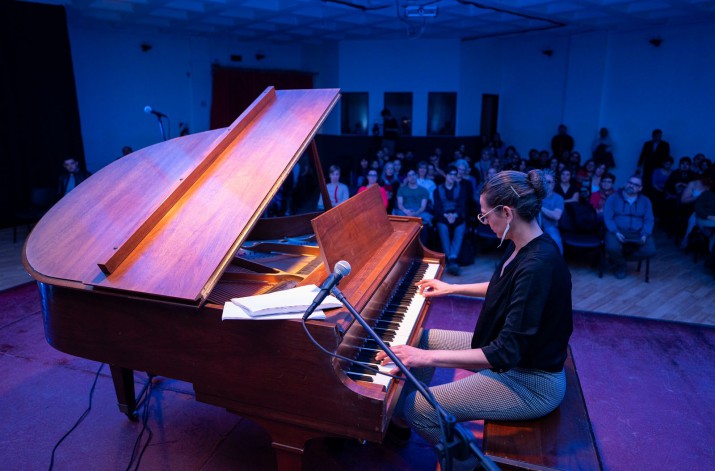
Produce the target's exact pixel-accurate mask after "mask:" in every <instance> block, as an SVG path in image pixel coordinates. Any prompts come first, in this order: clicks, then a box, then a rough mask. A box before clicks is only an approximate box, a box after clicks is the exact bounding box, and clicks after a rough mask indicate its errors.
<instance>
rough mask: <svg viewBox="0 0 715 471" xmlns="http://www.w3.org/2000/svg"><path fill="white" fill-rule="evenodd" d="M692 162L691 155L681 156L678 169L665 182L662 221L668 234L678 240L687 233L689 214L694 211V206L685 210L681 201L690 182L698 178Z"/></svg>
mask: <svg viewBox="0 0 715 471" xmlns="http://www.w3.org/2000/svg"><path fill="white" fill-rule="evenodd" d="M691 164H692V161H691V160H690V157H683V158H681V159H680V161H679V162H678V169H677V170H674V171H673V172H672V173H671V174H670V176H669V177H668V180H666V182H665V203H664V205H663V214H662V216H663V218H662V219H661V222H662V224H663V226H664V227H665V228H667V231H668V234H669V235H670V236H672V237H674V238H675V239H676V240H680V239H681V238H682V237H683V234H685V229H686V228H687V225H688V216H689V215H690V211H692V207H690V208H687V209H685V210H683V208H681V205H682V203H681V202H680V198H681V196H682V195H683V191H685V188H686V187H687V186H688V183H690V182H691V181H693V180H695V179H696V178H697V174H696V173H695V172H693V171H692V170H691ZM684 213H687V214H684Z"/></svg>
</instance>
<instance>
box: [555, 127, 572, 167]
mask: <svg viewBox="0 0 715 471" xmlns="http://www.w3.org/2000/svg"><path fill="white" fill-rule="evenodd" d="M573 148H574V140H573V137H571V136H569V135H568V133H567V132H566V126H565V125H563V124H561V125H559V132H558V134H556V135H555V136H554V137H552V138H551V152H552V155H553V156H555V157H558V158H559V159H563V158H564V155H568V154H570V153H571V151H572V150H573Z"/></svg>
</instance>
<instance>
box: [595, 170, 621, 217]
mask: <svg viewBox="0 0 715 471" xmlns="http://www.w3.org/2000/svg"><path fill="white" fill-rule="evenodd" d="M615 183H616V176H615V175H613V174H612V173H604V174H603V176H602V177H601V184H600V186H599V187H598V191H596V192H593V193H591V206H593V209H595V210H596V214H598V218H599V219H603V206H604V205H605V204H606V200H607V199H608V197H609V196H611V195H612V194H613V193H615V191H616V190H615Z"/></svg>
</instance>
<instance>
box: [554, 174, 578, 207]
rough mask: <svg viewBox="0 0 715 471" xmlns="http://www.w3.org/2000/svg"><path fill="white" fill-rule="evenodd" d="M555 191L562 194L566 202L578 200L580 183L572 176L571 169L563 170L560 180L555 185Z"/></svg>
mask: <svg viewBox="0 0 715 471" xmlns="http://www.w3.org/2000/svg"><path fill="white" fill-rule="evenodd" d="M554 191H555V192H556V193H557V194H559V195H561V197H562V198H563V199H564V203H571V202H575V201H578V185H577V184H576V183H575V182H574V181H573V179H572V178H571V170H569V169H568V168H565V169H563V170H561V174H560V175H559V181H558V183H557V184H556V186H555V187H554Z"/></svg>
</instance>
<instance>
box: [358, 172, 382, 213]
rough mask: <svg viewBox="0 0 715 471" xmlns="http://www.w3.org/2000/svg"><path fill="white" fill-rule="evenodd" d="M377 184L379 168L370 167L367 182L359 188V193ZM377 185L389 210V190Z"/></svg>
mask: <svg viewBox="0 0 715 471" xmlns="http://www.w3.org/2000/svg"><path fill="white" fill-rule="evenodd" d="M375 185H377V170H375V169H372V168H371V169H370V170H369V171H368V172H367V182H366V183H365V186H361V187H360V188H358V191H357V192H358V194H359V193H362V192H363V191H365V190H367V189H368V188H370V187H371V186H375ZM377 187H378V188H379V189H380V196H381V197H382V205H383V206H384V207H385V210H387V204H388V200H387V190H385V189H384V188H383V187H381V186H380V185H377Z"/></svg>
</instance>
